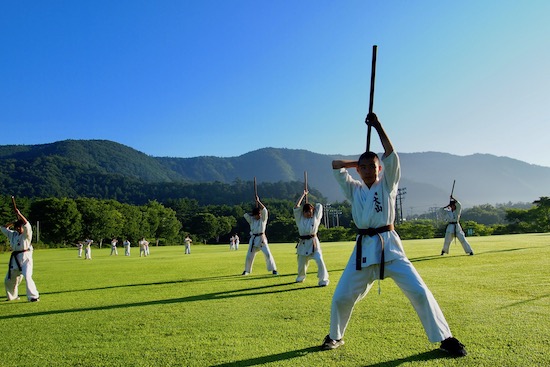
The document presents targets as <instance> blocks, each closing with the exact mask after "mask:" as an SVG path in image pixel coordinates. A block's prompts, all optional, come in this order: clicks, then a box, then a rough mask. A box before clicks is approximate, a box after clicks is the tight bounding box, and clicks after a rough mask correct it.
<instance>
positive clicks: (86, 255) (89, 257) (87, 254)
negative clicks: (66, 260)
mask: <svg viewBox="0 0 550 367" xmlns="http://www.w3.org/2000/svg"><path fill="white" fill-rule="evenodd" d="M93 242H94V241H93V240H91V239H89V238H87V239H86V241H84V243H85V244H86V248H85V249H84V259H85V260H92V243H93Z"/></svg>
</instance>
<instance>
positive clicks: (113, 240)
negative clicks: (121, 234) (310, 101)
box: [109, 238, 118, 256]
mask: <svg viewBox="0 0 550 367" xmlns="http://www.w3.org/2000/svg"><path fill="white" fill-rule="evenodd" d="M117 243H118V240H117V239H116V238H113V239H112V240H111V255H112V254H115V255H118V250H117V249H116V245H117ZM109 256H110V255H109Z"/></svg>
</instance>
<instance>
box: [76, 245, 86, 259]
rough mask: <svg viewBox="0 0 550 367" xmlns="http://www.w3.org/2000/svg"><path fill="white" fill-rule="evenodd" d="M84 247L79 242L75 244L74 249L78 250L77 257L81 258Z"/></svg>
mask: <svg viewBox="0 0 550 367" xmlns="http://www.w3.org/2000/svg"><path fill="white" fill-rule="evenodd" d="M83 247H84V245H83V244H82V242H79V243H77V244H76V248H77V249H78V257H82V248H83Z"/></svg>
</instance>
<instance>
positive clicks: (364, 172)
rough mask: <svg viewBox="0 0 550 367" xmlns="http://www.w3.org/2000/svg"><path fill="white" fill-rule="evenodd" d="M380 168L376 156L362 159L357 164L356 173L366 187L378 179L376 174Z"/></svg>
mask: <svg viewBox="0 0 550 367" xmlns="http://www.w3.org/2000/svg"><path fill="white" fill-rule="evenodd" d="M381 170H382V166H380V162H378V159H377V158H376V157H373V158H367V159H362V160H360V161H359V164H358V166H357V173H359V176H360V177H361V179H362V180H363V182H364V183H365V185H367V186H368V187H371V186H372V184H373V183H375V182H376V181H377V180H378V174H379V173H380V171H381Z"/></svg>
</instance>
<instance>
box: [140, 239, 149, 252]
mask: <svg viewBox="0 0 550 367" xmlns="http://www.w3.org/2000/svg"><path fill="white" fill-rule="evenodd" d="M147 247H149V242H147V240H146V239H145V237H142V238H141V240H140V241H139V257H142V256H145V257H147V252H148V251H147Z"/></svg>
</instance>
